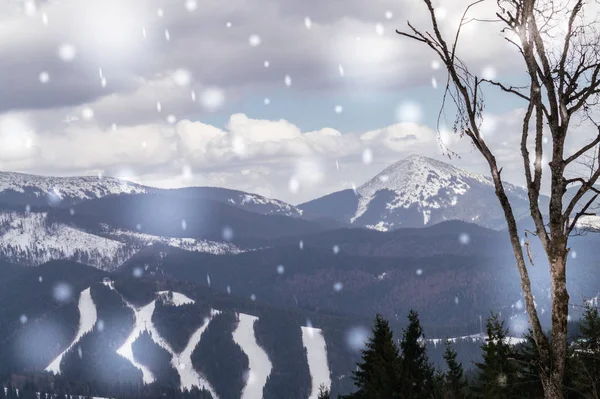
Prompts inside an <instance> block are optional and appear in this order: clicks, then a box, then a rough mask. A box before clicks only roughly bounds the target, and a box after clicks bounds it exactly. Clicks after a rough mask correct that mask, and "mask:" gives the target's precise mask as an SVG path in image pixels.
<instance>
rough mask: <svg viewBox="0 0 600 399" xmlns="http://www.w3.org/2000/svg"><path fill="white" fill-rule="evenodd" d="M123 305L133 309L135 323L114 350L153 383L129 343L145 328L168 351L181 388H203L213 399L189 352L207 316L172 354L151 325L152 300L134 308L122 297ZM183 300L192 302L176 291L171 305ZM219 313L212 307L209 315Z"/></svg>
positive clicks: (203, 327) (154, 305)
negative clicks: (118, 346) (179, 351)
mask: <svg viewBox="0 0 600 399" xmlns="http://www.w3.org/2000/svg"><path fill="white" fill-rule="evenodd" d="M167 292H168V291H161V292H159V293H158V294H166V293H167ZM123 301H124V302H125V304H126V305H127V306H128V307H129V308H130V309H131V310H133V312H134V314H135V326H134V328H133V331H132V332H131V334H130V335H129V337H127V340H126V341H125V343H124V344H123V345H122V346H121V347H120V348H119V349H118V350H117V353H118V354H119V355H121V356H123V357H124V358H125V359H127V360H129V361H130V362H131V364H133V365H134V366H135V367H136V368H137V369H139V370H140V371H141V372H142V375H143V381H144V384H151V383H152V382H154V380H155V378H154V375H153V373H152V372H151V371H150V370H149V369H148V368H147V367H145V366H144V365H142V364H140V363H138V362H137V361H136V360H135V357H134V356H133V348H132V345H133V343H134V342H135V341H136V340H137V339H138V337H139V336H140V335H141V334H142V332H144V331H148V333H150V336H151V337H152V341H154V342H155V343H156V344H157V345H159V346H160V347H161V348H163V349H165V350H166V351H167V352H169V354H171V356H172V358H171V364H172V365H173V367H174V368H175V369H176V370H177V372H178V373H179V377H180V379H181V387H180V388H181V389H182V390H183V389H190V388H191V387H192V386H196V387H198V388H200V389H202V388H204V389H206V390H208V391H209V392H210V393H211V395H212V397H213V398H214V399H219V397H218V396H217V394H216V392H215V390H214V389H213V387H212V386H211V384H210V383H209V382H208V380H206V379H205V378H204V377H203V376H201V375H200V374H199V373H198V372H197V371H196V370H195V369H194V367H193V365H192V352H193V351H194V349H195V348H196V346H197V345H198V343H199V342H200V339H201V338H202V334H203V333H204V331H205V330H206V328H207V327H208V324H209V323H210V320H211V319H210V318H206V319H205V320H204V324H203V325H202V326H201V327H200V328H198V330H196V332H195V333H194V334H192V336H191V337H190V340H189V341H188V344H187V345H186V347H185V349H184V350H183V352H181V353H179V354H178V353H175V351H173V348H171V345H169V343H168V342H167V341H166V340H165V339H164V338H163V337H162V336H161V335H160V334H159V332H158V330H157V329H156V328H155V327H154V323H152V314H153V313H154V309H155V307H156V300H153V301H152V302H150V303H149V304H147V305H145V306H143V307H142V308H140V309H138V308H136V307H135V306H133V305H132V304H131V303H129V302H128V301H126V300H125V299H124V298H123ZM186 303H194V301H193V300H192V299H190V298H188V297H187V296H185V295H183V294H181V293H179V292H173V304H174V305H175V306H179V305H182V304H186ZM218 313H220V312H219V311H215V310H212V311H211V318H212V317H214V316H215V315H216V314H218Z"/></svg>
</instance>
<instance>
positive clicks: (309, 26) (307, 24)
mask: <svg viewBox="0 0 600 399" xmlns="http://www.w3.org/2000/svg"><path fill="white" fill-rule="evenodd" d="M304 26H306V29H310V28H311V27H312V21H311V20H310V18H309V17H305V18H304Z"/></svg>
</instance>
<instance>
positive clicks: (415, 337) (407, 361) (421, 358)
mask: <svg viewBox="0 0 600 399" xmlns="http://www.w3.org/2000/svg"><path fill="white" fill-rule="evenodd" d="M408 321H409V324H408V327H407V328H406V329H405V330H404V335H403V337H402V341H401V342H400V349H401V351H402V355H401V361H400V369H401V373H400V390H401V391H402V397H403V398H407V399H413V398H414V399H418V398H429V397H431V396H432V395H433V392H434V391H435V370H434V368H433V366H432V364H431V363H430V362H429V357H428V356H427V347H426V346H425V336H424V335H423V329H422V328H421V323H420V322H419V315H418V313H417V312H415V311H414V310H411V311H410V312H409V314H408Z"/></svg>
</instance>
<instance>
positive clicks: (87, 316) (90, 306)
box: [46, 287, 98, 374]
mask: <svg viewBox="0 0 600 399" xmlns="http://www.w3.org/2000/svg"><path fill="white" fill-rule="evenodd" d="M78 308H79V328H78V330H77V335H76V336H75V339H74V340H73V342H71V345H69V347H68V348H67V349H65V350H64V351H63V352H62V353H61V354H60V355H58V356H57V357H56V359H54V360H53V361H52V363H50V365H49V366H48V367H46V371H49V372H51V373H54V374H60V362H61V361H62V359H63V357H64V356H65V354H66V353H67V352H68V351H69V350H71V348H73V347H74V346H75V345H76V344H77V343H78V342H79V340H80V339H81V337H83V336H84V335H85V334H87V333H88V332H90V331H92V330H93V329H94V326H95V325H96V321H97V320H98V312H97V311H96V304H95V303H94V300H93V299H92V294H91V291H90V288H89V287H88V288H87V289H85V290H83V291H81V293H80V294H79V305H78Z"/></svg>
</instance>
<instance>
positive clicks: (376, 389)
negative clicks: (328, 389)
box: [346, 314, 401, 399]
mask: <svg viewBox="0 0 600 399" xmlns="http://www.w3.org/2000/svg"><path fill="white" fill-rule="evenodd" d="M399 360H400V356H399V353H398V347H397V346H396V344H395V343H394V338H393V334H392V330H391V329H390V326H389V324H388V321H387V320H386V319H384V318H383V317H382V316H381V315H380V314H378V315H377V317H376V318H375V325H374V327H373V335H372V337H370V338H369V342H367V344H366V348H365V349H363V350H362V362H360V363H358V365H357V366H358V369H357V370H356V371H355V372H354V375H353V377H352V379H353V380H354V384H355V385H356V387H357V388H358V390H357V391H356V392H355V393H354V394H351V395H349V396H346V399H395V398H400V397H401V396H400V393H399V392H397V390H396V389H397V387H398V367H399Z"/></svg>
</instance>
